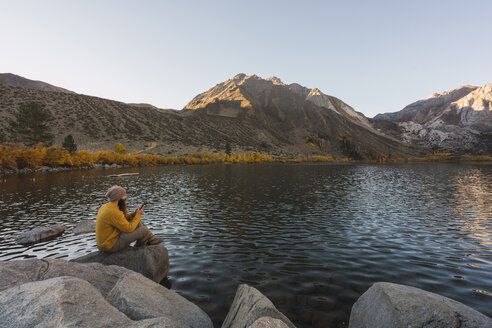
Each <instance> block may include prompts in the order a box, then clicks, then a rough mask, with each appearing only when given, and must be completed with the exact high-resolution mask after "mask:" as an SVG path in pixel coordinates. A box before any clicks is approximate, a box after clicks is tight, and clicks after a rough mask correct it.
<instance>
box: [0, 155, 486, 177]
mask: <svg viewBox="0 0 492 328" xmlns="http://www.w3.org/2000/svg"><path fill="white" fill-rule="evenodd" d="M260 163H272V164H273V163H276V164H313V163H330V164H381V165H385V164H463V165H492V157H491V158H490V159H488V158H485V159H479V160H477V159H468V158H467V157H458V158H456V159H453V160H431V159H421V158H415V159H395V160H393V161H386V162H376V161H352V160H330V161H309V160H301V161H298V160H295V159H286V160H277V161H263V162H210V163H175V164H157V165H153V164H148V165H119V164H115V163H113V164H94V165H93V166H82V167H60V166H58V167H49V166H41V167H38V168H34V167H24V168H22V169H0V176H12V175H27V174H34V173H57V172H69V171H89V170H111V169H129V168H145V167H164V166H176V165H186V166H188V165H210V164H260Z"/></svg>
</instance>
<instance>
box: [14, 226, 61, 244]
mask: <svg viewBox="0 0 492 328" xmlns="http://www.w3.org/2000/svg"><path fill="white" fill-rule="evenodd" d="M64 231H65V226H64V225H63V224H55V225H51V226H49V227H39V228H35V229H33V230H29V231H24V232H21V233H20V234H18V235H17V237H15V242H16V243H17V244H21V245H26V244H34V243H38V242H41V241H45V240H49V239H52V238H55V237H58V236H60V235H61V234H62V233H63V232H64Z"/></svg>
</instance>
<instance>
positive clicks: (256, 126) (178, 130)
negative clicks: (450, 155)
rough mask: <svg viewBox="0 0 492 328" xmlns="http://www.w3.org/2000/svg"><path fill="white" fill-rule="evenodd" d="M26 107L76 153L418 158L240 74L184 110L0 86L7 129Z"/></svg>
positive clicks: (346, 109)
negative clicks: (121, 147)
mask: <svg viewBox="0 0 492 328" xmlns="http://www.w3.org/2000/svg"><path fill="white" fill-rule="evenodd" d="M27 101H37V102H40V103H42V104H44V105H45V107H46V108H47V109H48V111H49V112H50V114H51V118H50V122H49V125H50V127H51V132H52V133H53V134H54V135H55V140H54V142H55V144H58V145H60V144H61V142H62V140H63V138H64V137H65V136H66V135H67V134H72V135H73V136H74V138H75V141H76V143H77V144H78V146H79V149H88V150H99V149H111V148H112V146H113V144H114V143H116V142H122V143H123V144H125V145H126V146H127V148H129V149H130V150H133V151H145V152H153V153H160V154H164V155H168V154H191V153H193V152H197V151H220V152H223V151H224V150H225V148H226V144H230V145H231V146H232V149H233V151H234V152H243V151H260V152H262V153H268V154H271V155H274V156H305V155H314V154H317V155H326V154H330V155H334V156H337V157H342V156H347V155H349V156H351V157H358V158H377V157H378V156H395V157H396V156H402V157H409V156H413V155H415V154H417V153H418V150H417V149H415V148H414V147H411V146H408V145H404V144H402V143H401V142H400V141H398V140H396V139H395V138H393V137H388V136H387V135H384V134H383V133H381V132H379V131H377V130H376V129H375V128H374V127H373V126H372V125H371V123H370V122H369V120H368V119H367V118H366V117H365V116H364V115H362V114H360V113H357V112H356V111H355V110H354V109H353V108H351V107H350V106H348V105H347V104H345V103H344V102H343V101H341V100H340V99H337V98H335V97H332V96H328V95H325V94H323V93H322V92H321V91H320V90H318V89H308V88H305V87H302V86H300V85H298V84H290V85H286V84H284V83H282V82H281V81H280V80H279V79H277V78H270V79H262V78H260V77H258V76H255V75H251V76H246V75H244V74H239V75H237V76H235V77H234V78H232V79H230V80H227V81H225V82H223V83H220V84H218V85H216V86H215V87H213V88H212V89H210V90H208V91H206V92H204V93H202V94H200V95H198V96H197V97H195V98H194V99H193V100H192V101H191V102H190V103H189V104H188V105H186V106H185V108H184V109H183V110H181V111H174V110H163V109H159V108H155V107H153V106H148V105H142V104H134V105H131V104H125V103H122V102H118V101H112V100H107V99H102V98H97V97H91V96H85V95H80V94H74V93H67V92H64V91H60V90H55V91H43V90H39V87H38V88H27V87H16V86H12V85H10V84H1V83H0V119H1V120H0V122H2V123H3V125H4V126H3V127H4V128H5V123H4V122H5V119H6V118H9V117H12V115H13V113H14V112H15V111H16V110H17V108H18V106H19V104H20V103H23V102H27ZM2 123H0V125H2ZM0 128H1V127H0Z"/></svg>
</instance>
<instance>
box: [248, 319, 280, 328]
mask: <svg viewBox="0 0 492 328" xmlns="http://www.w3.org/2000/svg"><path fill="white" fill-rule="evenodd" d="M248 328H289V326H287V325H286V324H285V322H283V321H282V320H279V319H273V318H270V317H261V318H260V319H258V320H256V321H255V322H253V324H252V325H251V326H249V327H248Z"/></svg>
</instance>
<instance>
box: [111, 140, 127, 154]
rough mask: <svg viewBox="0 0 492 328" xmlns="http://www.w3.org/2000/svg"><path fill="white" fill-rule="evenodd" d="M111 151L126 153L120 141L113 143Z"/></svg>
mask: <svg viewBox="0 0 492 328" xmlns="http://www.w3.org/2000/svg"><path fill="white" fill-rule="evenodd" d="M113 151H114V152H115V153H117V154H126V148H125V146H123V144H121V143H117V144H114V147H113Z"/></svg>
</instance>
